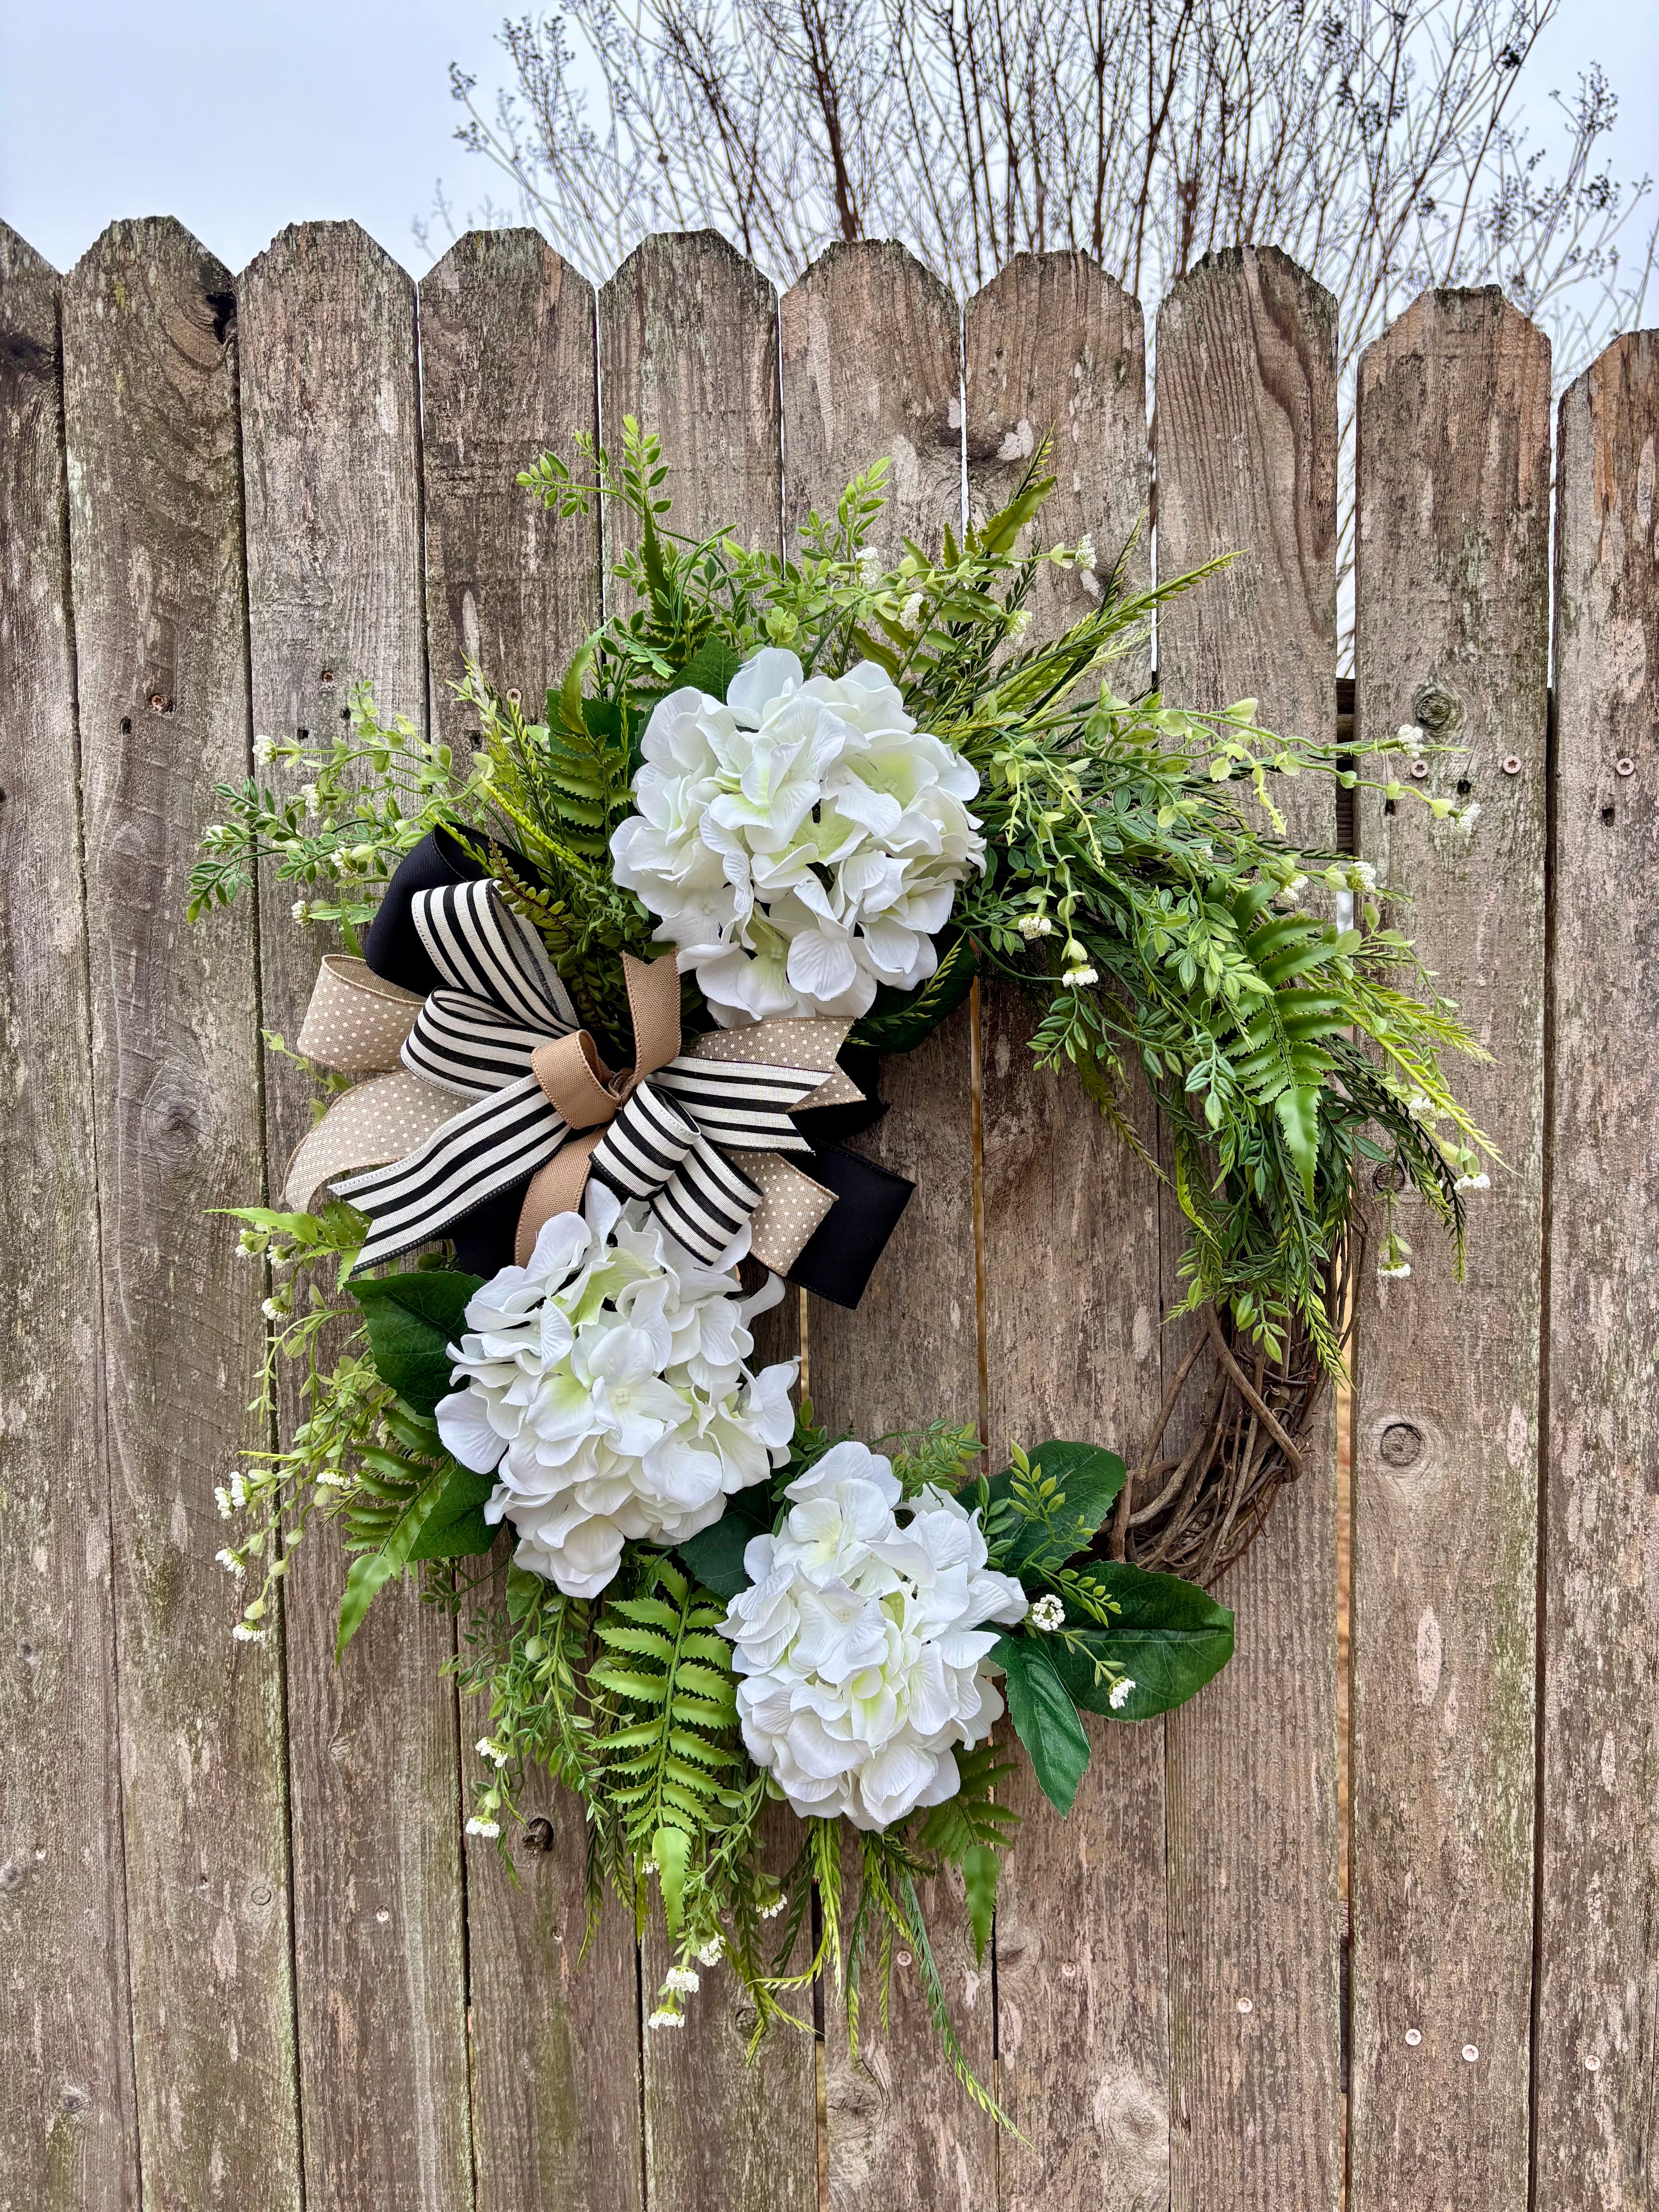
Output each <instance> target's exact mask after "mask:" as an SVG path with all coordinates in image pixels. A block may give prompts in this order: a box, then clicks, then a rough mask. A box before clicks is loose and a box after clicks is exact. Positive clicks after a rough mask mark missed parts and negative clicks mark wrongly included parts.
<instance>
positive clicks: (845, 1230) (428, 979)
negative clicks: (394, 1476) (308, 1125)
mask: <svg viewBox="0 0 1659 2212" xmlns="http://www.w3.org/2000/svg"><path fill="white" fill-rule="evenodd" d="M499 849H500V850H501V854H503V856H504V858H505V859H506V860H507V863H508V865H509V866H511V867H512V868H513V872H515V873H516V874H518V875H519V876H520V877H521V878H523V880H524V881H526V883H536V882H538V881H539V880H540V877H539V872H538V870H537V869H536V868H535V867H534V866H532V864H531V862H529V861H528V860H526V859H525V858H524V856H523V855H522V854H519V853H515V852H513V850H512V849H511V848H510V847H507V846H501V847H500V848H499ZM488 874H489V867H488V866H487V865H486V864H485V863H484V862H483V860H478V859H476V858H475V857H474V856H473V854H471V853H470V852H469V851H468V850H467V848H466V847H465V845H464V844H463V843H462V842H461V840H460V839H459V837H458V836H456V835H455V834H454V832H453V830H450V829H435V830H433V831H432V832H431V834H430V835H429V836H426V837H423V838H422V841H421V842H420V843H419V844H418V845H417V846H416V848H415V849H414V851H413V852H412V853H410V854H406V855H405V856H404V860H403V861H402V862H401V863H400V865H399V866H398V872H397V873H396V875H394V876H393V877H392V881H391V882H390V883H389V884H387V885H386V896H385V897H384V898H383V899H382V900H381V901H380V911H379V912H378V913H377V914H376V915H375V917H374V921H372V922H370V924H369V925H368V929H367V930H365V931H364V933H363V937H362V952H363V960H364V963H365V965H366V966H368V968H370V969H373V971H374V974H375V975H379V976H381V977H383V978H384V979H385V981H386V982H388V983H397V984H399V985H401V987H403V988H404V990H405V991H418V992H420V993H421V994H422V996H425V995H426V994H428V993H429V992H432V991H437V990H441V989H442V988H443V987H444V978H443V977H442V976H441V975H440V974H439V972H438V970H437V969H436V968H435V967H434V965H433V963H432V959H431V956H430V955H429V954H428V951H427V949H426V947H425V945H422V942H421V938H420V933H419V931H418V930H417V929H416V927H415V916H414V901H415V894H416V891H427V890H441V888H442V887H443V886H444V885H445V884H465V883H476V882H477V880H478V879H479V878H481V877H483V876H487V875H488ZM838 1058H839V1061H840V1064H841V1066H842V1068H843V1069H844V1070H845V1072H846V1073H848V1075H849V1076H850V1077H851V1078H852V1079H853V1081H854V1083H856V1084H857V1085H858V1086H859V1088H860V1091H863V1092H864V1094H865V1097H864V1099H863V1102H862V1103H860V1104H859V1105H856V1106H821V1107H814V1108H812V1109H809V1110H808V1111H807V1112H805V1113H802V1114H799V1115H796V1116H795V1117H794V1119H795V1121H796V1125H797V1127H799V1130H800V1133H801V1134H802V1135H803V1136H804V1137H805V1139H807V1141H808V1143H809V1144H811V1146H813V1150H812V1152H811V1153H810V1154H807V1153H799V1152H798V1153H792V1154H791V1155H790V1157H791V1158H793V1160H794V1161H795V1163H796V1164H797V1165H798V1166H799V1169H800V1170H801V1172H802V1174H803V1175H808V1176H811V1178H812V1180H813V1182H819V1183H822V1184H823V1187H824V1188H825V1189H826V1190H832V1191H834V1193H835V1194H836V1203H835V1205H834V1206H832V1207H831V1208H830V1210H829V1213H828V1214H826V1215H825V1217H824V1218H823V1221H822V1222H820V1223H819V1225H818V1226H817V1229H816V1230H814V1231H813V1232H812V1235H811V1237H809V1238H808V1239H807V1241H806V1243H805V1244H804V1245H803V1246H802V1248H801V1250H800V1254H799V1257H798V1258H797V1260H796V1261H795V1264H794V1266H793V1267H792V1268H791V1269H790V1271H789V1276H788V1279H789V1280H790V1281H791V1282H792V1283H793V1284H795V1285H797V1287H798V1288H799V1289H801V1290H804V1291H811V1293H812V1294H813V1296H814V1297H821V1298H828V1299H829V1302H830V1304H832V1305H838V1306H856V1305H857V1304H858V1302H859V1300H860V1298H861V1297H863V1296H864V1292H865V1289H866V1285H868V1283H869V1280H870V1277H871V1274H872V1272H873V1270H874V1268H875V1265H876V1262H877V1261H878V1260H879V1259H880V1257H881V1255H882V1253H883V1251H884V1249H885V1248H886V1244H887V1240H888V1238H889V1237H890V1236H891V1235H892V1233H893V1231H894V1230H895V1228H896V1226H897V1225H898V1218H899V1216H900V1214H902V1212H903V1211H904V1209H905V1207H906V1206H908V1204H909V1201H910V1194H911V1193H912V1192H913V1191H914V1190H915V1184H914V1183H913V1182H907V1180H906V1179H905V1177H904V1176H899V1175H894V1174H893V1173H892V1172H891V1170H890V1169H887V1168H884V1167H879V1166H878V1165H877V1164H876V1162H875V1161H874V1160H869V1159H866V1158H864V1156H863V1155H862V1154H861V1153H859V1152H848V1151H847V1150H846V1148H845V1146H843V1145H842V1142H841V1139H843V1138H845V1137H850V1136H856V1135H859V1134H860V1133H862V1132H863V1131H865V1130H866V1129H869V1128H872V1127H874V1125H875V1124H876V1122H878V1121H879V1120H880V1119H881V1117H882V1115H884V1114H885V1112H886V1111H887V1108H886V1105H885V1104H884V1102H883V1101H882V1100H881V1099H880V1098H879V1097H878V1096H877V1085H878V1083H879V1080H880V1073H881V1062H880V1059H879V1057H878V1055H877V1054H875V1053H873V1052H872V1051H871V1050H870V1049H869V1048H867V1047H866V1046H860V1045H844V1046H843V1047H842V1050H841V1052H840V1054H839V1055H838ZM529 1180H530V1178H529V1177H528V1176H526V1177H525V1178H524V1180H523V1181H522V1182H517V1183H514V1184H513V1185H512V1186H511V1187H510V1188H507V1189H506V1190H501V1191H497V1192H496V1193H495V1195H494V1196H493V1197H490V1198H487V1199H486V1200H484V1201H483V1205H482V1206H475V1207H474V1208H473V1210H472V1212H471V1213H469V1214H467V1215H465V1217H464V1218H462V1219H460V1220H459V1221H457V1222H455V1223H453V1225H451V1227H450V1229H449V1231H448V1232H447V1234H448V1236H449V1238H450V1241H451V1242H452V1243H453V1245H454V1247H455V1258H456V1263H457V1265H458V1266H459V1267H462V1268H464V1269H465V1271H466V1273H469V1274H472V1275H495V1274H498V1273H500V1272H501V1269H502V1268H503V1267H507V1266H508V1265H509V1264H510V1263H511V1261H512V1258H513V1243H514V1239H515V1237H516V1235H517V1232H518V1226H519V1214H520V1208H521V1206H522V1205H523V1202H524V1194H525V1189H526V1185H527V1184H528V1182H529Z"/></svg>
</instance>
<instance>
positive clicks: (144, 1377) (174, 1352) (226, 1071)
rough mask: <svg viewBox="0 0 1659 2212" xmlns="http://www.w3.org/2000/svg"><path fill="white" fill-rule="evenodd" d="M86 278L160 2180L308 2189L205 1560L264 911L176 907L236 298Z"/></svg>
mask: <svg viewBox="0 0 1659 2212" xmlns="http://www.w3.org/2000/svg"><path fill="white" fill-rule="evenodd" d="M63 302H64V420H65V426H66V447H67V453H68V464H69V495H70V497H69V515H70V553H71V569H72V580H73V617H74V625H75V653H76V685H77V706H78V714H79V726H80V737H81V773H82V807H83V829H82V836H83V840H84V851H85V869H86V914H87V932H88V952H89V973H90V977H91V1008H92V1031H91V1034H92V1057H93V1091H94V1156H95V1158H96V1160H97V1165H98V1192H99V1215H100V1237H101V1241H100V1265H101V1267H102V1270H103V1300H104V1353H105V1357H104V1376H105V1391H104V1400H105V1422H106V1438H107V1450H108V1459H107V1470H108V1480H109V1515H110V1522H111V1527H112V1541H113V1561H114V1591H115V1648H116V1655H117V1659H118V1668H119V1673H118V1691H117V1698H118V1711H119V1715H120V1722H119V1727H120V1750H121V1777H122V1790H121V1808H122V1818H121V1827H120V1833H121V1838H122V1841H123V1844H124V1847H125V1863H126V1911H125V1936H126V1944H127V1950H128V1956H129V1962H130V1972H131V2027H132V2039H133V2051H134V2062H135V2063H134V2077H135V2081H136V2084H137V2136H138V2152H139V2179H140V2184H141V2189H142V2196H143V2200H144V2201H146V2202H148V2203H154V2204H163V2205H165V2204H179V2205H185V2204H188V2205H190V2206H191V2207H196V2206H201V2207H203V2208H204V2212H205V2208H208V2207H210V2206H217V2205H235V2206H250V2205H264V2204H276V2203H283V2202H285V2201H289V2202H291V2201H292V2199H293V2198H294V2197H295V2195H297V2192H298V2190H299V2164H300V2141H299V2127H298V2111H297V2104H296V2097H295V2043H294V2000H295V1992H294V1985H293V1978H292V1973H291V1969H290V1950H289V1820H288V1806H287V1802H286V1799H287V1761H286V1757H285V1747H284V1714H283V1674H282V1668H281V1666H280V1664H279V1663H277V1655H276V1653H274V1652H272V1651H270V1650H261V1649H259V1648H258V1647H257V1646H253V1647H250V1646H248V1645H246V1644H233V1643H231V1642H230V1641H229V1640H228V1637H227V1635H226V1632H225V1627H224V1608H225V1598H226V1584H225V1579H224V1576H223V1574H222V1571H221V1570H220V1569H219V1568H218V1567H217V1566H216V1565H215V1564H214V1559H213V1554H214V1552H215V1551H216V1548H217V1547H218V1546H219V1544H220V1543H221V1542H222V1536H221V1534H220V1527H221V1524H220V1522H219V1518H218V1515H217V1513H216V1510H215V1506H214V1501H213V1486H214V1484H215V1483H216V1481H222V1480H224V1477H225V1474H226V1472H227V1470H228V1468H230V1467H232V1466H233V1465H234V1463H235V1455H236V1454H237V1453H238V1451H239V1450H240V1449H241V1448H242V1446H243V1445H244V1444H245V1443H246V1442H247V1433H246V1412H245V1407H246V1403H247V1400H248V1397H249V1396H250V1395H251V1386H252V1382H253V1378H254V1376H255V1375H256V1374H257V1372H258V1363H259V1359H260V1356H261V1350H260V1334H261V1331H260V1327H259V1316H258V1303H257V1297H256V1296H255V1292H256V1291H257V1286H258V1275H257V1273H255V1272H254V1271H252V1270H251V1269H248V1268H246V1267H239V1266H238V1264H237V1262H236V1259H235V1240H234V1237H231V1236H230V1235H228V1233H227V1231H226V1227H225V1225H224V1223H223V1222H222V1221H220V1220H216V1219H215V1218H212V1217H211V1216H210V1213H209V1212H208V1209H209V1208H210V1207H211V1206H227V1205H236V1204H239V1203H245V1202H246V1198H247V1196H248V1194H250V1193H257V1192H258V1190H259V1189H260V1188H261V1187H262V1183H263V1179H264V1131H263V1128H262V1125H261V1115H260V1068H259V1062H260V1057H261V1055H260V1052H259V1048H258V1038H257V1036H255V1034H254V1024H253V1020H252V1016H253V1015H254V1014H255V1012H256V1011H257V1009H258V1004H259V999H258V968H257V962H256V947H255V943H254V926H253V916H252V913H251V912H250V911H248V910H247V909H245V908H238V909H233V910H232V911H231V912H229V913H228V914H224V915H216V916H215V917H214V918H213V919H212V920H211V921H208V922H206V923H205V924H204V925H203V926H202V927H200V928H197V929H191V927H189V925H188V924H187V923H186V922H185V918H184V892H185V878H186V876H187V874H188V872H189V868H190V864H191V854H192V852H193V850H194V848H195V846H196V842H197V837H198V836H199V834H200V830H201V825H202V820H203V817H204V811H205V810H207V809H209V808H210V807H211V805H212V804H213V797H212V786H213V784H214V782H215V781H221V780H223V781H228V780H232V779H235V780H240V778H241V777H242V776H243V775H246V772H247V766H248V757H249V755H248V749H249V735H250V733H249V729H248V693H247V682H248V678H247V632H246V619H245V606H244V595H245V571H244V567H243V528H242V482H241V457H240V451H239V439H238V416H237V401H236V352H235V341H234V328H235V300H234V294H233V291H232V288H231V279H230V276H229V274H228V271H227V270H224V269H222V267H221V266H220V264H218V263H217V262H216V261H215V260H214V259H213V258H212V257H211V255H210V254H208V253H206V252H204V251H203V249H202V247H201V246H198V245H197V242H196V240H194V239H193V238H191V237H190V236H189V235H188V234H187V233H186V232H185V231H184V230H182V229H181V228H179V225H178V224H177V223H174V222H143V223H117V224H114V225H112V227H111V228H110V229H109V230H107V231H106V232H105V234H104V235H103V237H102V238H101V239H100V240H99V242H98V244H97V245H96V246H94V248H93V249H92V251H91V252H89V253H88V255H87V256H86V257H85V258H84V259H83V260H82V261H81V262H80V263H79V264H77V265H76V269H75V270H74V271H73V272H72V273H71V275H70V276H69V277H68V278H67V279H66V280H65V283H64V294H63ZM25 1251H27V1246H26V1247H25V1248H23V1250H20V1251H19V1252H18V1253H16V1254H15V1255H13V1265H14V1266H16V1267H21V1266H23V1265H26V1264H27V1261H26V1260H25V1257H24V1252H25ZM63 1356H64V1359H65V1361H66V1362H67V1361H69V1360H70V1359H72V1358H74V1357H75V1356H76V1354H75V1351H74V1347H73V1346H70V1345H65V1346H64V1349H63ZM82 1356H85V1355H82ZM95 1527H96V1524H95V1523H92V1524H88V1528H74V1527H71V1526H69V1525H66V1523H65V1522H64V1521H62V1520H59V1519H58V1518H56V1517H54V1522H53V1527H52V1536H51V1541H52V1544H53V1545H55V1546H57V1547H63V1548H72V1549H75V1550H77V1551H78V1550H80V1549H81V1547H82V1546H83V1545H84V1544H85V1543H86V1542H87V1541H88V1530H89V1528H90V1529H93V1530H95ZM94 1541H95V1542H97V1543H99V1544H101V1541H102V1538H101V1535H94ZM71 1632H73V1631H71ZM37 1817H39V1816H38V1815H37ZM319 1840H320V1839H319ZM104 1932H105V1934H106V1936H110V1937H113V1936H114V1931H112V1930H110V1931H104ZM86 1940H87V1945H88V1948H87V1954H86V1955H87V1959H88V1964H89V1965H90V1964H91V1963H92V1962H93V1961H94V1959H95V1958H96V1956H97V1953H98V1948H99V1947H98V1944H97V1943H96V1942H94V1940H93V1938H92V1935H91V1931H88V1936H87V1939H86Z"/></svg>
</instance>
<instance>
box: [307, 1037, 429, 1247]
mask: <svg viewBox="0 0 1659 2212" xmlns="http://www.w3.org/2000/svg"><path fill="white" fill-rule="evenodd" d="M454 1118H455V1101H454V1099H453V1097H451V1096H450V1095H449V1094H448V1093H447V1092H446V1091H435V1090H434V1089H433V1087H432V1085H430V1084H429V1083H422V1081H421V1079H420V1078H419V1077H418V1076H416V1075H410V1074H409V1073H407V1072H406V1071H405V1070H404V1069H403V1068H398V1070H397V1072H396V1073H394V1074H391V1075H374V1076H371V1077H370V1078H369V1079H368V1082H366V1083H359V1084H357V1085H356V1086H355V1088H353V1089H352V1090H350V1091H344V1092H343V1093H342V1095H341V1096H340V1097H338V1098H337V1099H336V1100H335V1102H334V1103H333V1104H332V1105H331V1107H330V1108H329V1109H328V1111H327V1113H326V1114H325V1115H324V1116H323V1118H322V1120H321V1121H319V1122H318V1124H317V1126H316V1127H315V1128H314V1129H313V1130H312V1132H311V1133H310V1134H309V1135H308V1136H307V1137H305V1138H304V1139H301V1143H300V1144H299V1145H298V1146H296V1147H295V1153H294V1157H293V1158H292V1159H291V1160H289V1164H288V1176H287V1181H286V1183H285V1186H284V1188H283V1202H284V1203H285V1204H286V1205H288V1206H291V1207H292V1208H293V1210H294V1212H296V1213H307V1212H309V1211H310V1210H311V1202H312V1200H313V1198H315V1196H316V1195H317V1193H318V1192H319V1190H320V1189H321V1188H322V1187H323V1185H324V1184H325V1183H329V1182H333V1180H334V1178H335V1177H336V1176H344V1175H350V1174H353V1173H354V1172H355V1171H356V1170H357V1169H359V1168H372V1167H379V1166H381V1165H383V1164H385V1163H386V1161H388V1160H400V1159H402V1158H403V1157H404V1154H405V1153H406V1152H413V1151H415V1149H416V1146H421V1145H424V1144H425V1143H426V1142H427V1141H428V1139H429V1138H432V1137H434V1136H435V1135H436V1134H437V1133H438V1131H439V1130H440V1129H441V1128H442V1127H443V1126H444V1124H445V1123H446V1122H447V1121H453V1120H454Z"/></svg>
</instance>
